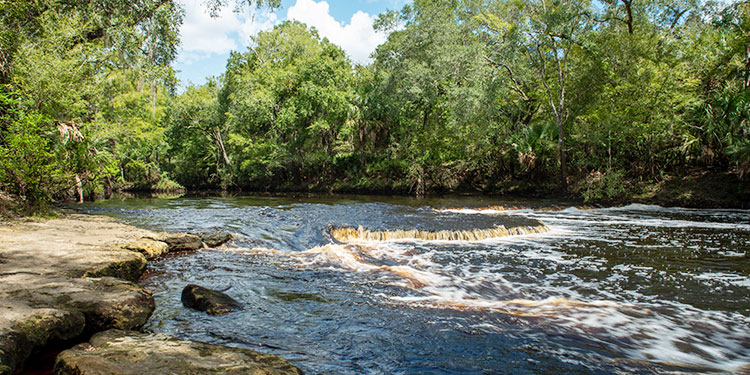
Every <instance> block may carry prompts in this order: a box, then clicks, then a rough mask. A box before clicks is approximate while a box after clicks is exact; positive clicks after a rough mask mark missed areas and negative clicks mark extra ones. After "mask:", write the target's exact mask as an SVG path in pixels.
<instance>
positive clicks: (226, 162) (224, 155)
mask: <svg viewBox="0 0 750 375" xmlns="http://www.w3.org/2000/svg"><path fill="white" fill-rule="evenodd" d="M214 140H215V141H216V146H217V147H218V148H219V152H220V153H221V157H222V159H223V161H224V166H225V167H229V166H231V164H232V163H230V162H229V156H227V150H226V149H225V148H224V141H222V140H221V132H219V131H218V130H216V131H215V132H214Z"/></svg>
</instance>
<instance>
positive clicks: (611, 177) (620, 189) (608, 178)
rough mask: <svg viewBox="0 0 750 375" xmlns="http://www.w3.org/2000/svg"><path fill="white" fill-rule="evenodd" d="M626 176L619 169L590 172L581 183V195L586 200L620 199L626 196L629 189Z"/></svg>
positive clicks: (606, 200) (610, 200) (607, 200)
mask: <svg viewBox="0 0 750 375" xmlns="http://www.w3.org/2000/svg"><path fill="white" fill-rule="evenodd" d="M625 186H627V183H626V180H625V176H624V174H623V173H622V172H620V171H617V170H607V171H604V172H599V171H595V172H592V173H590V174H589V175H588V176H586V178H584V179H583V180H581V182H580V183H579V187H578V189H579V191H580V194H581V197H582V198H583V199H584V201H586V202H597V201H605V202H612V201H619V200H622V199H623V198H626V197H627V195H628V193H629V192H628V190H627V189H626V188H625Z"/></svg>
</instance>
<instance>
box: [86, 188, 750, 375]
mask: <svg viewBox="0 0 750 375" xmlns="http://www.w3.org/2000/svg"><path fill="white" fill-rule="evenodd" d="M83 209H84V210H86V211H88V212H92V213H98V214H106V215H111V216H116V217H119V218H121V219H123V220H125V221H127V222H129V223H132V224H135V225H138V226H142V227H146V228H149V229H158V230H169V231H192V232H197V231H202V230H211V229H223V230H229V231H231V232H233V233H234V234H235V235H236V239H235V241H233V243H231V244H230V245H229V246H226V247H224V248H222V249H218V250H214V249H207V250H201V251H198V252H195V253H190V254H180V255H175V256H169V257H166V258H163V259H160V260H157V261H155V262H153V263H151V264H150V265H149V270H148V273H147V275H146V276H145V277H144V278H143V279H142V280H141V283H142V284H143V285H145V286H146V287H147V288H149V289H151V290H152V291H153V292H154V297H155V299H156V302H157V310H156V312H155V313H154V316H153V317H152V318H151V320H150V322H149V323H148V325H147V329H148V330H151V331H157V332H165V333H169V334H173V335H176V336H179V337H181V338H185V339H190V340H196V341H205V342H210V343H218V344H225V345H230V346H240V347H247V348H250V349H255V350H260V351H264V352H270V353H273V354H279V355H282V356H284V357H285V358H287V359H289V360H290V361H291V362H293V363H294V364H295V365H298V366H299V367H301V368H302V369H303V370H305V371H306V372H307V373H310V374H339V373H343V374H360V373H376V374H392V373H393V374H457V373H461V374H487V373H513V374H558V373H582V374H609V373H611V374H641V373H651V374H678V373H738V372H739V373H741V372H742V371H747V369H748V368H749V367H748V366H750V211H747V210H698V209H683V208H663V207H658V206H648V205H635V204H634V205H629V206H625V207H616V208H591V207H575V206H570V205H565V204H561V203H560V202H545V201H520V202H519V201H505V202H504V201H499V200H496V199H490V198H462V197H458V198H441V199H431V200H417V199H412V198H385V197H360V196H333V197H330V196H325V197H316V196H311V197H302V198H294V197H224V198H218V197H217V198H178V199H171V200H170V199H127V200H109V201H100V202H95V203H91V204H87V205H85V206H83ZM189 283H196V284H200V285H204V286H207V287H212V288H215V289H224V288H228V290H227V291H226V293H228V294H229V295H231V296H232V297H234V298H235V299H237V300H239V301H241V302H243V303H244V304H245V309H244V310H242V311H240V312H236V313H233V314H229V315H226V316H208V315H204V314H201V313H198V312H195V311H192V310H189V309H185V308H183V307H182V305H181V303H180V292H181V290H182V288H183V287H184V286H185V285H186V284H189ZM743 368H744V370H743Z"/></svg>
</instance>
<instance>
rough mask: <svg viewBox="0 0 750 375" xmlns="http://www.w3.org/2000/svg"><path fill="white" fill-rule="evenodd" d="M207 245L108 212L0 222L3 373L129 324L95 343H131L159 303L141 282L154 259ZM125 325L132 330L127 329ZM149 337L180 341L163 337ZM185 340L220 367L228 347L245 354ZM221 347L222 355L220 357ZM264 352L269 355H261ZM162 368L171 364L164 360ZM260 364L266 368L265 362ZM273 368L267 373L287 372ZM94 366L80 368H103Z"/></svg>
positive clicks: (0, 367)
mask: <svg viewBox="0 0 750 375" xmlns="http://www.w3.org/2000/svg"><path fill="white" fill-rule="evenodd" d="M220 237H222V238H221V240H224V241H226V240H228V239H229V238H227V236H220ZM221 240H219V241H214V240H212V241H210V246H219V245H221ZM207 246H209V245H207V244H206V242H203V241H201V239H200V237H199V236H196V235H188V234H184V233H180V234H169V233H156V232H151V231H147V230H141V229H138V228H135V227H133V226H129V225H125V224H122V223H119V222H117V221H116V220H114V219H111V218H107V217H102V216H91V215H80V214H71V215H65V216H63V217H61V218H57V219H52V220H43V221H26V222H14V223H6V224H4V225H2V226H0V285H2V288H0V375H6V374H8V375H9V374H14V373H17V372H19V371H22V370H23V369H24V362H25V361H26V360H27V359H29V358H32V357H33V358H36V357H37V356H39V355H40V353H44V352H48V351H55V350H57V351H59V350H61V349H64V348H69V347H71V346H73V345H76V344H78V343H81V342H83V341H86V340H87V339H88V338H89V337H91V336H92V335H95V334H97V333H99V332H102V331H106V330H110V329H118V330H122V331H116V332H119V333H117V334H115V333H110V334H109V335H95V336H94V338H92V340H93V341H92V344H87V345H94V344H93V343H95V345H97V346H96V347H102V346H107V345H108V344H107V340H108V339H109V338H114V337H115V336H116V337H117V340H118V341H117V342H118V344H119V345H122V344H123V341H127V340H126V339H125V337H128V338H131V341H132V338H133V337H136V336H137V335H138V333H137V332H133V331H137V330H139V329H141V328H142V327H143V326H144V325H145V324H146V322H147V321H148V319H149V317H150V316H151V314H152V313H153V311H154V309H155V304H154V298H153V296H152V294H151V292H150V291H148V290H146V289H144V288H143V287H141V286H138V285H137V284H135V283H134V282H135V281H137V280H138V278H140V276H141V275H142V274H143V272H144V270H145V268H146V263H147V261H148V259H153V258H155V257H158V256H159V255H162V254H165V253H167V252H174V251H186V250H187V251H190V250H198V249H200V248H203V247H207ZM125 331H127V332H128V333H127V334H125V333H122V332H125ZM137 337H140V336H137ZM142 339H143V340H147V339H148V340H151V341H152V342H153V341H154V340H157V339H158V340H166V341H169V342H170V343H174V342H177V341H176V340H177V339H175V338H168V339H167V338H164V337H161V336H158V338H157V337H156V336H143V337H142ZM170 345H171V344H170ZM179 345H182V346H185V347H191V348H193V349H194V350H200V352H201V353H203V355H204V357H205V356H206V355H208V356H211V357H212V358H213V359H212V360H211V362H206V363H212V364H215V365H216V366H222V365H221V363H222V358H224V359H226V360H227V361H234V359H233V358H234V357H233V356H232V355H229V354H227V353H232V352H234V351H237V354H236V355H237V356H242V355H245V354H242V353H244V352H243V351H241V350H239V349H232V348H225V347H219V346H209V345H204V344H194V345H193V344H191V343H186V342H180V343H179ZM191 345H192V346H191ZM191 350H192V349H191ZM214 352H216V353H222V354H221V355H217V356H216V357H215V358H214V357H213V356H212V353H214ZM256 354H257V353H256ZM245 357H247V358H248V359H247V360H246V361H245V362H246V363H250V362H252V361H251V359H249V358H251V357H252V356H248V355H245ZM148 358H150V357H148ZM256 358H265V357H263V355H261V354H257V355H256ZM110 360H111V361H114V362H111V363H115V362H117V361H125V359H124V358H111V359H110ZM279 360H280V359H279ZM186 361H187V359H179V358H178V359H175V360H173V361H171V362H169V363H170V364H171V365H174V366H177V367H176V368H182V367H180V366H182V363H183V362H184V366H188V367H189V366H190V365H189V361H187V362H186ZM274 361H276V360H274ZM274 361H272V362H273V363H274V365H273V366H276V365H275V363H276V362H274ZM204 362H205V361H204ZM66 363H67V362H66ZM123 363H124V362H123ZM230 363H233V362H230ZM269 363H270V362H269ZM49 365H50V366H51V365H52V363H50V364H49ZM151 365H153V366H156V365H157V364H156V363H153V364H151ZM286 365H288V366H290V368H291V367H292V366H291V365H289V364H288V363H287V364H286ZM139 366H140V367H139V368H141V369H145V368H148V366H149V363H147V362H139ZM158 366H159V368H160V369H168V367H164V365H163V364H158ZM257 366H258V368H265V367H264V366H265V365H264V364H262V363H260V364H258V365H257ZM269 366H270V365H269ZM273 366H271V367H268V369H269V370H268V371H269V372H267V373H269V374H277V373H281V372H276V370H274V368H275V367H273ZM61 368H62V367H61ZM60 371H63V370H60ZM91 371H92V370H87V371H82V372H79V373H82V374H83V373H85V374H93V373H97V374H98V373H101V372H91ZM175 371H176V372H179V371H177V370H175ZM175 371H167V372H170V373H173V372H175ZM147 372H150V373H159V371H147ZM58 373H65V372H59V371H58ZM292 373H293V372H292Z"/></svg>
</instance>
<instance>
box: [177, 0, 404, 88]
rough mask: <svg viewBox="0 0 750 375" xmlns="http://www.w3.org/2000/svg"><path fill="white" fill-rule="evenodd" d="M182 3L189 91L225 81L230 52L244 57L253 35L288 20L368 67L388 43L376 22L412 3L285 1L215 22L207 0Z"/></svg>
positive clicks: (228, 12) (180, 65) (181, 69)
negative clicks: (375, 53)
mask: <svg viewBox="0 0 750 375" xmlns="http://www.w3.org/2000/svg"><path fill="white" fill-rule="evenodd" d="M178 1H179V2H180V3H181V4H182V6H183V8H184V9H185V12H186V14H185V20H184V23H183V25H182V28H181V29H180V35H181V40H182V44H181V46H180V54H179V56H178V57H177V61H176V62H175V65H174V67H175V69H176V70H178V73H177V77H178V78H179V79H180V81H181V85H182V86H183V87H184V86H185V85H187V84H188V82H192V83H195V84H202V83H204V82H205V80H206V78H207V77H210V76H218V75H220V74H221V73H223V72H224V69H225V67H226V61H227V58H228V57H229V53H230V52H231V51H245V50H246V49H247V46H248V45H249V43H250V37H251V36H252V35H255V34H257V33H258V31H263V30H270V29H271V28H273V26H274V25H276V24H278V23H280V22H283V21H285V20H289V19H296V20H299V21H302V22H304V23H306V24H308V25H310V26H314V27H315V28H316V29H318V32H319V33H320V35H321V36H323V37H327V38H328V39H329V40H330V41H332V42H333V43H336V44H338V45H339V46H340V47H342V48H343V49H344V50H345V51H346V52H347V54H348V55H349V57H350V58H351V59H352V60H353V61H354V62H358V63H368V62H369V61H370V60H369V58H368V56H369V55H370V53H372V51H374V49H375V47H376V46H377V45H379V44H380V43H382V42H383V41H385V38H386V35H383V34H380V33H376V32H375V31H373V30H372V22H373V20H374V19H375V17H376V16H377V15H378V14H380V13H382V12H384V11H385V10H387V9H392V10H399V9H401V7H402V6H404V4H406V3H407V2H408V1H409V0H326V1H324V0H283V1H282V6H281V8H280V9H276V10H275V11H273V12H269V11H267V10H260V11H258V10H255V9H244V10H243V11H242V12H241V13H236V12H233V11H232V9H231V7H229V8H227V9H224V10H223V11H222V12H221V14H220V15H219V17H216V18H211V17H210V16H209V15H208V13H207V12H206V7H205V6H204V5H203V3H204V1H203V0H178Z"/></svg>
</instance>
